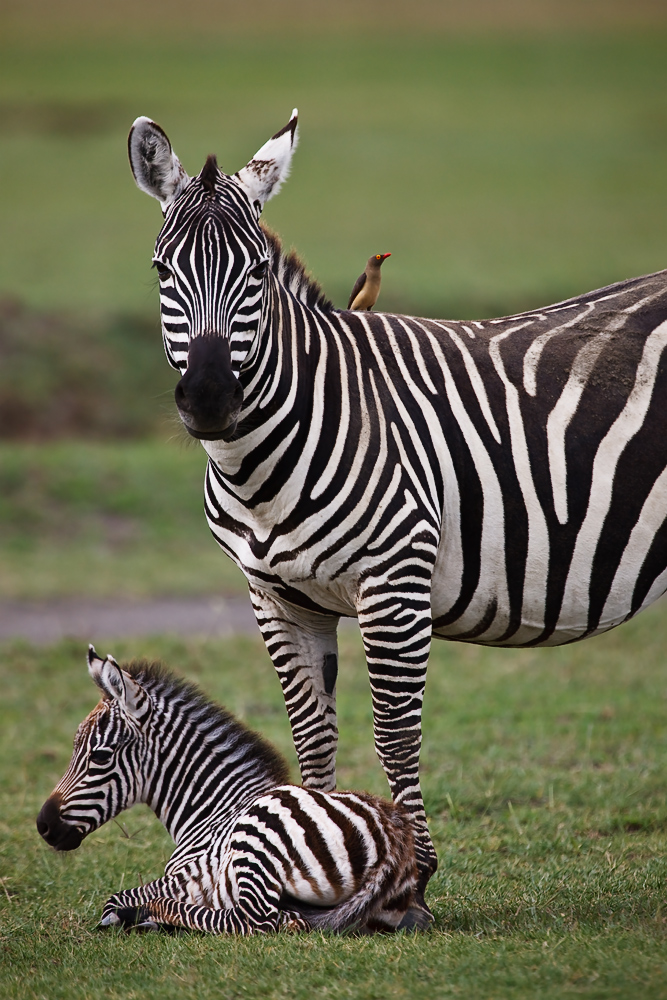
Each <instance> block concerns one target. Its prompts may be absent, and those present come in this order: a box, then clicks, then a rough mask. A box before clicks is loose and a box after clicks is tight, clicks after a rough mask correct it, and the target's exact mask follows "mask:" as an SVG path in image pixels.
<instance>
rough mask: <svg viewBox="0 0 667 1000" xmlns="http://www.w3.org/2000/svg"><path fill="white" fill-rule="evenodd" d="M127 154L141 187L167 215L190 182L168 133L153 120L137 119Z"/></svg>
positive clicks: (131, 132) (128, 142)
mask: <svg viewBox="0 0 667 1000" xmlns="http://www.w3.org/2000/svg"><path fill="white" fill-rule="evenodd" d="M127 151H128V155H129V157H130V166H131V167H132V173H133V175H134V179H135V181H136V183H137V187H138V188H140V189H141V190H142V191H145V192H146V194H149V195H150V196H151V197H152V198H157V200H158V201H159V202H160V205H161V206H162V211H163V212H166V211H167V209H168V208H169V206H170V205H171V203H172V202H173V201H174V200H175V199H176V198H178V196H179V194H180V193H181V191H182V190H183V188H184V187H185V186H186V184H187V183H188V181H189V180H190V178H189V177H188V175H187V174H186V172H185V170H184V169H183V167H182V165H181V161H180V160H179V158H178V157H177V156H176V153H175V152H174V151H173V149H172V148H171V143H170V142H169V138H168V136H167V133H166V132H165V131H164V130H163V129H161V128H160V126H159V125H157V124H156V123H155V122H153V121H151V119H150V118H145V117H141V118H137V119H136V121H135V122H134V124H133V125H132V128H131V129H130V134H129V136H128V137H127Z"/></svg>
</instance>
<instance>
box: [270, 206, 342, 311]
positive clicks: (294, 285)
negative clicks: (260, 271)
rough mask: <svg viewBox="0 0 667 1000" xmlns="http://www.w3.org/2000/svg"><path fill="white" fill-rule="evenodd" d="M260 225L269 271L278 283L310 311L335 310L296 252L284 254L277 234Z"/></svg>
mask: <svg viewBox="0 0 667 1000" xmlns="http://www.w3.org/2000/svg"><path fill="white" fill-rule="evenodd" d="M260 225H261V228H262V232H263V233H264V236H265V237H266V242H267V244H268V247H269V261H270V266H271V270H272V271H273V273H274V274H275V275H276V277H277V278H278V280H279V281H280V283H281V284H282V285H284V287H285V288H287V289H288V290H289V291H290V292H291V293H292V295H294V297H295V298H297V299H299V301H300V302H303V303H304V305H306V306H308V307H309V308H310V309H318V310H319V311H320V312H324V313H330V312H333V311H334V308H335V307H334V304H333V302H331V301H330V300H329V299H328V298H327V297H326V295H325V294H324V292H323V291H322V288H321V286H320V284H319V283H318V282H317V281H316V280H315V278H313V276H312V275H311V274H309V273H308V270H307V268H306V265H305V264H304V262H303V261H302V260H301V258H300V257H299V255H298V254H297V252H296V250H289V251H287V252H285V250H284V249H283V245H282V241H281V239H280V237H279V236H278V235H277V233H274V232H272V231H271V230H270V229H269V228H268V227H267V226H265V225H264V223H263V222H262V223H260Z"/></svg>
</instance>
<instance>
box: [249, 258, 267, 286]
mask: <svg viewBox="0 0 667 1000" xmlns="http://www.w3.org/2000/svg"><path fill="white" fill-rule="evenodd" d="M266 264H267V262H266V261H265V260H263V261H262V263H261V264H258V265H257V266H256V267H253V268H252V270H251V271H250V272H249V274H250V277H251V278H255V280H256V281H261V280H262V278H263V277H264V275H265V274H266Z"/></svg>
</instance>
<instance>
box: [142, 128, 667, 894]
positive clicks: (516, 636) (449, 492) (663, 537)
mask: <svg viewBox="0 0 667 1000" xmlns="http://www.w3.org/2000/svg"><path fill="white" fill-rule="evenodd" d="M296 135H297V117H296V113H295V112H294V113H293V114H292V117H291V119H290V121H289V122H288V123H287V125H286V126H285V127H284V128H283V129H281V130H280V131H279V132H277V133H276V135H275V136H273V137H272V138H271V139H269V141H268V142H266V143H265V144H264V146H262V147H261V149H260V150H259V151H258V153H257V154H256V155H255V156H254V157H253V158H252V159H251V160H250V161H249V162H248V163H247V165H246V166H245V167H243V168H242V169H241V170H239V171H238V172H237V173H235V174H225V173H223V172H222V171H221V170H219V168H218V166H217V163H216V162H215V160H214V158H209V159H208V160H207V162H206V164H205V165H204V168H203V170H202V171H201V173H200V174H199V175H198V176H195V177H189V176H188V175H187V173H186V172H185V170H184V168H183V167H182V166H181V163H180V161H179V159H178V157H177V156H176V154H175V153H174V152H173V150H172V148H171V144H170V142H169V139H168V138H167V136H166V135H165V133H164V132H163V130H162V129H161V128H160V127H159V126H158V125H156V124H155V123H154V122H152V121H150V119H148V118H138V119H137V120H136V122H135V124H134V126H133V128H132V131H131V133H130V137H129V153H130V162H131V166H132V170H133V173H134V176H135V179H136V182H137V184H138V186H139V187H140V188H141V190H143V191H145V192H147V193H148V194H150V195H152V196H153V197H154V198H157V199H158V200H159V202H160V205H161V207H162V211H163V213H164V222H163V226H162V229H161V230H160V233H159V235H158V237H157V240H156V243H155V249H154V254H153V261H154V266H155V267H156V268H157V272H158V276H159V279H160V306H161V315H162V333H163V342H164V347H165V350H166V354H167V358H168V360H169V362H170V363H171V364H172V365H173V367H174V368H176V369H177V370H178V371H179V372H180V375H181V378H180V381H179V382H178V384H177V386H176V391H175V398H176V405H177V407H178V411H179V415H180V417H181V420H182V422H183V424H184V426H185V428H186V429H187V432H188V433H189V434H190V435H191V436H192V437H195V438H198V439H199V440H201V442H202V444H203V446H204V448H205V449H206V451H207V453H208V456H209V461H208V467H207V472H206V479H205V494H204V495H205V500H204V505H205V511H206V517H207V519H208V523H209V526H210V528H211V531H212V533H213V535H214V537H215V539H216V541H217V542H218V544H219V545H220V547H221V548H222V550H223V551H224V552H225V553H226V554H227V555H229V556H230V557H231V558H232V559H233V560H234V561H235V562H236V564H237V565H238V566H239V567H240V568H241V570H242V571H243V573H244V574H245V575H246V577H247V579H248V582H249V587H250V595H251V599H252V603H253V607H254V609H255V614H256V616H257V621H258V624H259V627H260V630H261V632H262V635H263V636H264V640H265V642H266V646H267V649H268V651H269V654H270V655H271V657H272V659H273V663H274V666H275V668H276V670H277V673H278V676H279V678H280V682H281V685H282V689H283V694H284V697H285V704H286V706H287V711H288V714H289V717H290V723H291V726H292V734H293V737H294V743H295V747H296V751H297V755H298V758H299V765H300V767H301V775H302V778H303V782H304V785H306V786H307V787H309V788H317V789H320V790H324V791H326V790H330V789H333V788H335V785H336V771H335V761H336V748H337V740H338V729H337V723H336V677H337V667H338V648H337V627H338V622H339V619H340V617H341V616H349V617H356V618H357V619H358V621H359V626H360V629H361V634H362V638H363V642H364V651H365V654H366V662H367V665H368V671H369V676H370V684H371V691H372V697H373V716H374V736H375V746H376V750H377V753H378V756H379V758H380V761H381V762H382V765H383V767H384V769H385V772H386V775H387V778H388V781H389V786H390V788H391V793H392V797H393V798H394V799H395V800H396V801H400V802H402V803H403V804H404V805H406V806H407V808H408V809H409V810H410V811H411V814H412V816H413V817H414V822H415V829H416V850H417V860H418V865H419V869H420V891H422V890H423V888H424V887H425V885H426V883H427V881H428V879H429V877H430V876H431V874H432V873H433V871H435V868H436V866H437V859H436V855H435V851H434V849H433V845H432V843H431V839H430V836H429V832H428V826H427V822H426V815H425V812H424V803H423V798H422V793H421V787H420V783H419V754H420V747H421V735H422V734H421V713H422V705H423V700H424V693H425V684H426V667H427V663H428V656H429V650H430V646H431V640H432V638H433V637H435V638H441V639H448V640H454V641H458V642H471V643H479V644H480V645H489V646H506V647H512V646H556V645H560V644H563V643H569V642H574V641H576V640H579V639H584V638H586V637H588V636H594V635H597V634H599V633H600V632H604V631H606V630H607V629H610V628H613V627H615V626H616V625H619V624H620V623H621V622H624V621H626V620H627V619H628V618H631V617H632V616H633V615H635V614H636V613H637V612H638V611H640V610H641V609H642V608H644V607H646V606H647V605H649V604H651V603H652V602H653V601H655V600H657V598H659V597H660V595H661V594H663V593H664V592H665V590H666V589H667V407H666V406H665V403H664V401H665V399H667V362H666V361H665V347H667V272H665V271H661V272H658V273H657V274H651V275H647V276H645V277H641V278H632V279H630V280H628V281H622V282H619V283H618V284H615V285H610V286H609V287H607V288H603V289H599V290H598V291H594V292H588V293H586V294H584V295H580V296H576V297H574V298H571V299H567V300H566V301H564V302H558V303H556V304H555V305H551V306H547V307H545V308H543V309H535V310H531V311H529V312H525V313H521V314H519V315H516V316H508V317H505V318H501V319H491V320H484V321H474V322H467V321H465V322H462V321H457V320H433V319H420V318H418V317H415V316H397V315H387V314H382V313H373V312H347V311H338V310H336V309H334V308H333V306H332V305H331V303H330V302H328V300H327V299H326V298H325V297H324V295H323V294H322V291H321V289H320V288H319V286H318V285H317V284H316V283H315V282H314V281H313V280H312V279H310V278H309V277H308V276H307V274H306V272H305V270H304V268H303V266H302V265H300V263H299V261H298V259H297V258H296V257H295V256H294V254H287V253H284V252H283V250H282V247H281V245H280V241H279V240H278V239H277V237H275V236H274V235H273V234H271V233H270V232H269V231H268V230H267V229H266V228H264V227H263V226H262V225H261V223H260V220H259V217H260V213H261V211H262V208H263V206H264V204H265V203H266V201H267V200H268V199H269V198H270V197H271V196H272V195H274V194H275V193H276V191H277V190H278V189H279V187H280V185H281V183H282V182H283V181H284V179H285V178H286V176H287V174H288V172H289V167H290V162H291V159H292V154H293V151H294V148H295V144H296Z"/></svg>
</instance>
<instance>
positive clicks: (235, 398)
mask: <svg viewBox="0 0 667 1000" xmlns="http://www.w3.org/2000/svg"><path fill="white" fill-rule="evenodd" d="M174 397H175V399H176V406H177V407H178V413H179V416H180V418H181V420H182V421H183V424H184V426H185V429H186V430H187V432H188V434H191V435H192V437H195V438H199V439H200V440H203V441H218V440H220V439H224V438H227V437H230V436H231V435H232V434H233V433H234V430H235V429H236V421H237V419H238V415H239V410H240V409H241V404H242V403H243V389H242V388H241V383H240V382H239V380H238V379H237V378H236V376H235V375H234V373H233V371H232V363H231V356H230V351H229V342H228V341H227V339H226V338H225V337H222V336H219V335H215V334H207V335H204V336H198V337H193V338H192V340H191V341H190V347H189V349H188V370H187V371H186V373H185V375H184V376H183V378H182V379H181V380H180V382H179V383H178V385H177V386H176V389H175V392H174Z"/></svg>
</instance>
